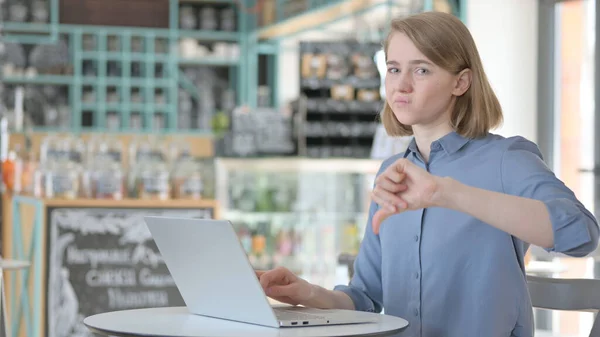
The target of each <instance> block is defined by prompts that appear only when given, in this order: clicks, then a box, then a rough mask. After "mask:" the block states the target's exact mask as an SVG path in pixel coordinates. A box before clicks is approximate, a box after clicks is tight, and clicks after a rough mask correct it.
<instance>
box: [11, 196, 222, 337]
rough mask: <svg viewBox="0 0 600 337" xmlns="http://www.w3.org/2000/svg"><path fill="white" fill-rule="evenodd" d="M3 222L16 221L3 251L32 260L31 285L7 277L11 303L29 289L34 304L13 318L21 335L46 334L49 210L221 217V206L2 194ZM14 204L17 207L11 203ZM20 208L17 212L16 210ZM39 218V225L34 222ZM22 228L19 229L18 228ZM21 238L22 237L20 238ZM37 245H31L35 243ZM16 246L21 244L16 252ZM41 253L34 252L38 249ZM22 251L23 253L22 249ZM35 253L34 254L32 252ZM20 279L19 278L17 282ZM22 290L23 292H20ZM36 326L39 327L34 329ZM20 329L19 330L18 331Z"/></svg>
mask: <svg viewBox="0 0 600 337" xmlns="http://www.w3.org/2000/svg"><path fill="white" fill-rule="evenodd" d="M2 203H3V205H4V206H5V207H3V208H4V209H5V210H6V212H3V214H2V219H3V222H4V223H6V224H8V223H10V224H13V225H12V226H3V228H2V232H3V238H4V241H3V242H2V255H3V257H4V258H7V259H9V258H17V257H18V258H20V259H27V260H28V261H29V262H30V263H31V266H30V271H31V272H30V273H29V274H30V276H29V283H28V284H29V286H25V288H23V287H22V286H21V281H20V279H17V280H10V278H9V279H7V280H6V281H9V282H6V284H5V287H6V289H7V303H10V301H12V300H13V298H14V297H16V299H17V300H18V301H20V300H19V298H20V297H21V296H22V295H23V294H24V293H27V294H28V295H29V298H30V300H33V303H32V304H33V306H30V309H27V308H23V310H22V311H19V312H16V313H14V314H13V315H11V316H14V317H10V320H11V322H14V323H17V322H19V323H18V324H19V325H21V329H20V333H18V337H46V336H48V322H47V321H48V316H47V313H48V310H47V307H48V305H47V300H48V281H49V275H48V271H49V268H48V267H49V265H48V263H49V258H51V254H52V246H50V245H51V244H52V241H49V240H50V238H49V236H50V232H51V226H50V225H49V222H50V219H49V218H48V216H49V214H52V210H53V209H60V208H67V209H77V208H84V209H85V208H94V209H99V210H102V209H124V210H127V209H131V210H140V211H143V210H149V211H153V210H163V211H164V210H184V211H185V210H198V209H204V210H210V212H211V213H210V214H213V215H214V218H216V219H219V216H220V215H219V213H220V212H219V207H218V202H217V201H216V200H210V199H203V200H164V201H161V200H141V199H124V200H106V199H74V200H68V199H43V198H31V197H17V196H15V197H13V196H6V195H3V196H2ZM10 205H13V207H9V206H10ZM15 212H16V213H15ZM36 218H37V219H39V222H40V224H39V226H34V224H35V223H36V222H37V221H35V219H36ZM17 228H18V230H17ZM16 240H21V241H16ZM32 243H33V244H34V246H31V244H32ZM15 246H20V248H19V249H17V252H15ZM23 249H24V250H25V251H26V252H29V253H26V256H21V255H19V253H18V251H19V250H23ZM38 251H39V254H40V255H39V257H38V255H37V254H38V253H35V254H33V253H34V252H38ZM15 254H17V255H15ZM21 254H22V253H21ZM28 254H29V255H28ZM30 254H33V255H30ZM15 281H16V282H15ZM19 294H22V295H19ZM34 328H35V329H34ZM26 331H34V333H33V334H32V335H31V336H26V335H27V333H26ZM15 333H16V331H15Z"/></svg>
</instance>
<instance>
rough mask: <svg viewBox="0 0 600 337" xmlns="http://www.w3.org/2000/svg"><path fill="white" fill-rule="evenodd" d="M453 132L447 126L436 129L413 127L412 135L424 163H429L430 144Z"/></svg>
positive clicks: (439, 126) (443, 125)
mask: <svg viewBox="0 0 600 337" xmlns="http://www.w3.org/2000/svg"><path fill="white" fill-rule="evenodd" d="M452 131H454V130H453V129H452V127H451V126H450V125H449V124H442V125H437V126H436V127H419V126H417V125H415V126H413V134H414V136H415V141H416V143H417V148H418V149H419V152H420V153H421V156H422V157H423V159H424V160H425V162H429V155H430V153H431V143H433V142H434V141H436V140H438V139H440V138H442V137H444V136H445V135H447V134H449V133H450V132H452Z"/></svg>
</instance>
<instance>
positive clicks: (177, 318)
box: [83, 307, 408, 337]
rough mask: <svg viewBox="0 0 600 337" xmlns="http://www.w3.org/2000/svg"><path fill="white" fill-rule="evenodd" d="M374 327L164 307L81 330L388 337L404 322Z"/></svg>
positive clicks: (173, 335)
mask: <svg viewBox="0 0 600 337" xmlns="http://www.w3.org/2000/svg"><path fill="white" fill-rule="evenodd" d="M362 314H364V315H368V316H370V317H371V316H375V317H376V318H377V322H375V323H364V324H363V323H361V324H347V325H328V326H315V327H298V328H296V327H294V328H270V327H263V326H259V325H254V324H246V323H240V322H234V321H228V320H223V319H217V318H210V317H205V316H200V315H194V314H190V313H189V311H188V309H187V308H186V307H166V308H149V309H135V310H123V311H113V312H108V313H103V314H97V315H93V316H90V317H87V318H85V319H84V320H83V323H84V324H85V326H86V327H87V328H88V329H90V330H91V331H92V332H94V333H98V334H101V335H106V336H118V337H158V336H160V337H204V336H211V337H223V336H228V337H231V336H244V337H275V336H277V337H287V336H289V337H317V336H319V337H320V336H390V335H393V334H396V333H398V332H400V331H402V330H403V329H404V328H406V327H407V326H408V322H407V321H406V320H404V319H402V318H399V317H395V316H388V315H381V314H376V313H368V312H364V313H362Z"/></svg>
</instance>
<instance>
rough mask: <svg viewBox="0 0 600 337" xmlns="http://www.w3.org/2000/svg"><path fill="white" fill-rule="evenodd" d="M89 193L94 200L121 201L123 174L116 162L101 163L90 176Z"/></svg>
mask: <svg viewBox="0 0 600 337" xmlns="http://www.w3.org/2000/svg"><path fill="white" fill-rule="evenodd" d="M90 192H91V196H92V197H93V198H95V199H110V200H122V199H123V198H124V194H125V174H124V173H123V170H122V169H121V165H120V164H119V163H116V162H110V161H103V162H99V163H98V165H97V166H96V167H95V168H94V169H93V170H92V172H91V174H90Z"/></svg>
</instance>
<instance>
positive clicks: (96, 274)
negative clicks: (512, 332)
mask: <svg viewBox="0 0 600 337" xmlns="http://www.w3.org/2000/svg"><path fill="white" fill-rule="evenodd" d="M0 4H1V6H0V161H1V167H0V168H1V172H2V204H1V205H2V207H1V215H2V216H1V254H2V256H3V258H5V259H16V260H24V261H28V262H29V263H30V266H29V267H28V268H26V269H24V270H18V271H10V270H5V271H4V289H3V290H4V293H5V295H6V308H7V309H6V315H7V322H6V323H7V324H8V325H9V326H10V327H11V329H12V336H31V337H41V336H52V337H75V336H77V337H83V336H92V334H91V333H90V332H88V331H87V329H86V328H85V327H84V326H83V324H82V319H83V318H84V317H86V316H89V315H92V314H96V313H100V312H106V311H113V310H122V309H130V308H142V307H157V306H175V305H182V299H181V297H180V295H179V293H178V291H177V288H176V287H175V285H174V284H173V282H172V279H171V278H170V276H169V274H168V270H167V269H166V267H165V266H164V264H162V263H161V262H160V256H159V254H158V251H157V249H156V246H155V245H154V243H153V241H152V239H151V237H150V235H149V233H148V232H147V230H146V229H145V225H144V223H143V221H142V216H143V215H147V214H153V215H174V216H183V217H204V218H218V219H227V220H231V221H232V222H233V224H234V226H235V228H236V231H237V233H238V236H239V238H240V241H241V243H242V245H243V247H244V249H245V250H246V252H247V254H248V256H249V258H250V260H251V263H252V264H253V266H255V267H256V268H270V267H273V266H277V265H284V266H286V267H288V268H290V269H292V270H293V271H294V272H296V273H298V274H299V275H300V276H302V277H304V278H306V279H307V280H309V281H311V282H314V283H318V284H320V285H322V286H325V287H333V286H334V285H335V284H339V283H347V282H348V280H349V275H350V274H351V272H352V270H351V262H350V261H352V258H353V256H354V255H355V254H356V253H357V251H358V248H359V244H360V241H361V237H362V235H363V232H364V229H365V224H366V211H367V207H368V203H369V192H370V189H371V188H372V184H373V179H374V175H375V173H376V172H377V169H378V168H379V165H380V163H381V161H382V160H383V159H384V158H386V157H388V156H390V155H392V154H394V153H398V152H401V151H403V150H404V148H405V147H406V146H407V144H408V141H409V140H410V139H409V138H391V137H388V136H387V135H386V134H385V131H384V130H383V128H382V126H381V124H380V123H379V121H378V119H377V114H378V112H379V110H380V109H381V106H382V100H383V99H384V91H383V88H382V86H381V84H382V80H383V76H385V71H384V69H385V67H384V66H383V64H382V59H383V55H382V53H381V41H382V38H383V36H384V34H385V33H386V29H387V25H388V23H389V21H390V19H391V18H393V17H398V16H404V15H409V14H412V13H417V12H421V11H430V10H435V11H444V12H448V13H452V14H454V15H456V16H458V17H459V18H460V19H461V20H463V21H464V22H465V23H466V24H467V26H468V27H469V28H470V30H471V32H472V34H473V36H474V38H475V40H476V43H477V45H478V48H479V50H480V53H481V56H482V59H483V62H484V66H485V68H486V71H487V73H488V76H489V78H490V81H491V83H492V85H493V87H494V89H495V90H496V92H497V94H498V96H499V99H500V101H501V103H502V106H503V108H504V111H505V122H504V124H503V126H502V127H501V128H500V129H498V130H495V132H497V133H500V134H502V135H505V136H512V135H522V136H524V137H527V138H529V139H531V140H533V141H536V142H537V143H538V144H539V146H540V148H541V150H542V152H543V154H544V157H545V160H546V162H547V164H548V165H549V166H550V167H551V168H552V169H553V170H555V172H556V174H557V176H558V177H559V178H561V179H562V180H563V181H565V183H566V184H567V185H568V186H569V187H570V188H571V189H573V190H574V191H575V193H576V194H577V196H578V197H579V198H580V199H581V200H582V201H583V203H584V204H585V205H586V206H587V207H588V208H589V209H591V210H595V214H596V216H600V188H595V186H600V164H599V163H600V112H599V111H600V110H599V109H598V108H597V107H596V106H595V101H596V98H597V97H598V95H599V93H600V90H599V88H598V86H597V85H596V78H598V77H597V75H595V70H594V69H595V66H596V64H597V60H598V57H599V53H598V52H597V50H598V47H597V44H596V42H595V37H596V32H597V30H598V28H597V27H596V21H597V16H598V14H597V12H598V10H597V8H596V4H595V1H593V0H572V1H546V0H127V1H124V0H102V1H98V0H0ZM597 256H598V255H597V254H593V255H592V256H590V257H587V258H569V257H565V256H562V255H558V254H548V253H546V252H545V251H543V250H541V249H536V248H533V249H531V250H530V252H529V254H528V256H527V266H526V268H527V272H528V273H530V274H534V275H543V276H550V277H566V278H597V277H598V276H599V274H600V268H597V267H596V266H597V265H598V264H597V262H596V260H597ZM535 314H536V329H537V331H538V335H541V336H586V333H587V332H589V330H590V328H591V324H592V322H593V317H594V316H593V314H592V313H575V312H561V311H545V310H537V309H536V310H535Z"/></svg>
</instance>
